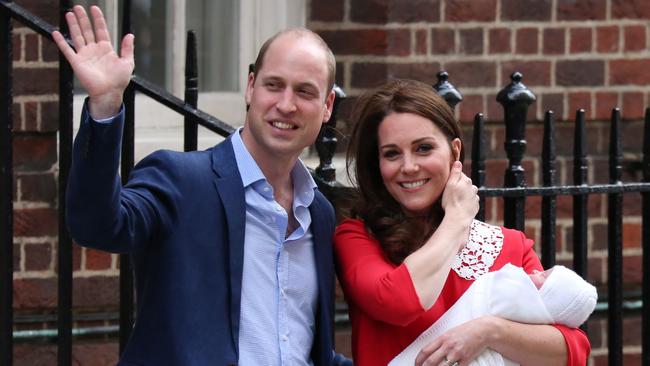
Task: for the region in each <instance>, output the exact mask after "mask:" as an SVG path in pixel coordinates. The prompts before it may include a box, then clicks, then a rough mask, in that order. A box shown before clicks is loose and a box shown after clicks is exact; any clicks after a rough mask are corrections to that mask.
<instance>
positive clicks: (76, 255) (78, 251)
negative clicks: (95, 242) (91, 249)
mask: <svg viewBox="0 0 650 366" xmlns="http://www.w3.org/2000/svg"><path fill="white" fill-rule="evenodd" d="M81 256H82V247H81V246H79V244H77V243H75V242H74V241H73V242H72V270H73V271H80V270H81Z"/></svg>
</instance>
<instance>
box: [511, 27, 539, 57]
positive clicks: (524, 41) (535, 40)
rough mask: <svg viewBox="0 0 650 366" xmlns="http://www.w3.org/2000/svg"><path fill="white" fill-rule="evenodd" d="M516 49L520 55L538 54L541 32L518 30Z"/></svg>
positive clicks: (526, 29)
mask: <svg viewBox="0 0 650 366" xmlns="http://www.w3.org/2000/svg"><path fill="white" fill-rule="evenodd" d="M515 48H516V52H517V53H518V54H528V55H530V54H536V53H537V51H538V49H539V31H538V30H537V28H521V29H518V30H517V33H516V46H515Z"/></svg>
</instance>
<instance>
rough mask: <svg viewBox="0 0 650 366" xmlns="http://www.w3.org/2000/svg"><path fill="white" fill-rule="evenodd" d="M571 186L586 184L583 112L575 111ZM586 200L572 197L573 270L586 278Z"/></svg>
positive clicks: (580, 196)
mask: <svg viewBox="0 0 650 366" xmlns="http://www.w3.org/2000/svg"><path fill="white" fill-rule="evenodd" d="M573 138H574V140H573V141H574V142H573V144H574V145H573V184H574V185H576V186H581V185H586V184H587V148H586V140H587V139H586V136H585V110H584V109H579V110H578V111H576V121H575V128H574V134H573ZM587 199H588V196H587V195H586V194H576V195H573V270H574V271H576V273H578V274H579V275H580V276H582V277H585V278H586V276H587V217H588V212H587Z"/></svg>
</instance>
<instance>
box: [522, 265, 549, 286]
mask: <svg viewBox="0 0 650 366" xmlns="http://www.w3.org/2000/svg"><path fill="white" fill-rule="evenodd" d="M551 272H553V268H550V269H547V270H546V271H544V272H541V271H538V270H536V269H535V270H533V273H529V274H528V277H530V279H531V280H532V281H533V283H534V284H535V287H537V289H538V290H539V289H540V288H542V285H543V284H544V282H546V279H547V278H548V276H550V275H551Z"/></svg>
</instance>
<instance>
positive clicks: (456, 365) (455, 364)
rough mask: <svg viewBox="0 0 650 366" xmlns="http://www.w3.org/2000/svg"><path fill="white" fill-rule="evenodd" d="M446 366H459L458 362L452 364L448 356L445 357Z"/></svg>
mask: <svg viewBox="0 0 650 366" xmlns="http://www.w3.org/2000/svg"><path fill="white" fill-rule="evenodd" d="M445 364H447V365H449V366H458V361H454V362H451V361H449V359H448V358H447V356H445Z"/></svg>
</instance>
